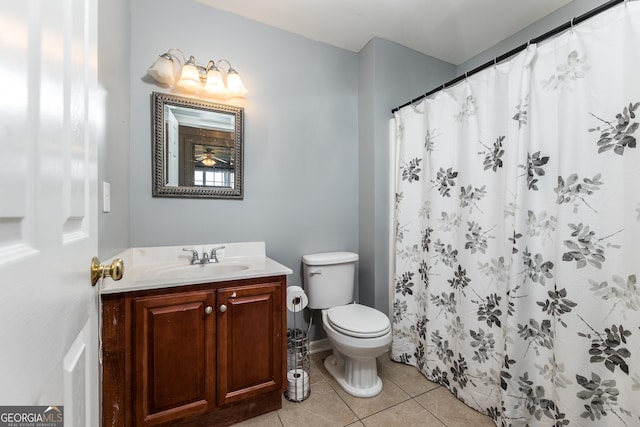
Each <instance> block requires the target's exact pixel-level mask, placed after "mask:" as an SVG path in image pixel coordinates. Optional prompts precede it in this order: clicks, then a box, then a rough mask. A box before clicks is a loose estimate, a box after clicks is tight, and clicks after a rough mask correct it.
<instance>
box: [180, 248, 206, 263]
mask: <svg viewBox="0 0 640 427" xmlns="http://www.w3.org/2000/svg"><path fill="white" fill-rule="evenodd" d="M182 250H183V251H185V252H191V254H192V255H191V265H194V264H201V263H202V261H200V259H199V258H198V251H196V250H195V249H188V248H182ZM205 255H207V254H206V253H205Z"/></svg>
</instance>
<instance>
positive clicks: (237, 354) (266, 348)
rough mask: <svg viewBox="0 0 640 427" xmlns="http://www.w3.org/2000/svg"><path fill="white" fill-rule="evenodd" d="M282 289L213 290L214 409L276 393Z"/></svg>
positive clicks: (279, 376) (280, 370)
mask: <svg viewBox="0 0 640 427" xmlns="http://www.w3.org/2000/svg"><path fill="white" fill-rule="evenodd" d="M283 289H284V285H283V283H282V282H279V281H276V282H269V283H263V284H255V285H246V286H242V287H231V288H222V289H219V290H218V295H217V303H218V311H217V312H218V314H217V322H218V339H217V342H216V345H217V355H218V362H217V364H218V369H217V374H218V381H217V387H218V398H217V402H218V405H224V404H226V403H230V402H235V401H237V400H241V399H243V398H247V397H252V396H256V395H259V394H261V393H265V392H269V391H276V390H280V389H281V387H282V384H283V380H282V377H283V367H282V363H283V362H282V361H283V360H285V359H284V357H283V353H284V351H285V350H286V343H284V342H283V332H282V328H283V324H284V323H283V316H284V312H283V300H284V295H283Z"/></svg>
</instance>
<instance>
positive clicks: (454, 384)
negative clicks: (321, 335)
mask: <svg viewBox="0 0 640 427" xmlns="http://www.w3.org/2000/svg"><path fill="white" fill-rule="evenodd" d="M393 123H394V127H395V132H394V134H395V135H394V137H393V138H392V139H393V141H392V143H393V144H395V145H396V150H397V158H398V160H397V169H396V172H397V176H396V178H395V179H396V194H395V196H396V197H395V219H394V221H395V230H396V239H395V248H394V252H395V283H394V286H395V294H394V302H393V313H392V320H393V334H394V336H393V343H392V359H394V360H396V361H400V362H404V363H407V364H411V365H414V366H416V367H417V368H418V369H419V370H420V371H421V372H422V373H423V374H424V375H425V376H426V377H427V378H429V379H430V380H432V381H435V382H438V383H440V384H442V385H444V386H446V387H447V388H449V390H451V392H452V393H454V394H455V395H456V396H457V397H458V398H459V399H461V400H462V401H464V402H465V403H467V404H468V405H469V406H471V407H473V408H475V409H477V410H479V411H481V412H483V413H485V414H488V415H489V416H491V417H492V418H493V419H494V421H495V422H496V425H502V426H527V425H528V426H639V425H640V311H639V310H640V287H639V285H638V283H637V280H638V274H640V149H639V148H638V147H637V139H638V138H639V137H640V131H639V130H638V127H639V126H640V2H638V3H634V2H630V3H628V4H623V5H620V6H616V7H614V8H612V9H610V10H609V11H607V12H603V13H601V14H600V15H598V16H596V17H594V18H591V19H590V20H588V21H585V22H584V23H582V24H580V25H577V26H575V27H574V28H572V29H571V30H568V31H566V32H565V33H563V34H561V35H559V36H557V37H555V38H553V39H550V40H547V41H545V42H542V43H540V44H539V45H537V46H535V45H533V44H532V45H530V46H529V47H528V48H527V49H526V50H525V51H523V52H521V53H520V54H518V55H517V56H515V57H513V58H512V59H510V60H509V61H508V62H505V63H501V64H497V65H495V66H493V67H490V68H488V69H486V70H485V71H482V72H480V73H478V74H475V75H473V76H469V77H468V78H466V79H465V80H464V81H462V82H461V83H459V84H457V85H455V86H453V87H450V88H446V89H445V90H442V91H440V92H438V93H437V94H436V95H435V96H432V97H431V98H428V99H425V100H423V101H422V102H420V103H419V104H418V105H412V106H407V107H405V108H402V109H400V110H399V111H398V112H396V113H395V117H394V120H393Z"/></svg>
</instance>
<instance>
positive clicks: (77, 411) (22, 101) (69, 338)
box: [0, 0, 103, 425]
mask: <svg viewBox="0 0 640 427" xmlns="http://www.w3.org/2000/svg"><path fill="white" fill-rule="evenodd" d="M96 9H97V1H96V0H47V1H45V0H29V1H16V2H11V1H6V2H2V4H1V5H0V28H2V30H0V56H1V57H2V58H3V59H2V61H0V93H2V96H1V97H0V117H2V119H0V120H1V121H0V200H1V202H0V277H1V279H0V294H1V295H2V301H1V302H0V342H3V343H11V344H10V345H4V346H3V350H2V352H0V378H2V387H0V402H2V404H3V405H51V406H54V405H60V406H62V405H64V406H67V407H69V408H72V412H73V414H74V415H73V416H72V419H73V422H74V423H76V424H75V425H98V413H99V408H98V381H99V380H98V359H97V348H98V339H97V336H98V335H97V323H98V322H97V303H96V300H97V294H96V291H95V289H93V288H92V287H91V285H90V283H89V273H88V270H89V263H90V260H91V256H92V255H94V254H96V253H97V226H96V225H97V222H96V221H97V217H96V213H97V196H96V195H97V186H96V176H97V167H96V152H97V149H96V141H97V132H98V128H97V125H96V124H97V123H98V122H99V116H100V114H101V113H102V111H103V110H102V108H101V106H100V105H97V103H96V102H95V101H94V96H95V94H96V93H97V70H96V46H97V43H96V34H97V15H96V13H97V10H96ZM78 343H81V344H78ZM65 413H66V411H65ZM69 425H71V424H69Z"/></svg>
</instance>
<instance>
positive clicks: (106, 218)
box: [98, 0, 130, 259]
mask: <svg viewBox="0 0 640 427" xmlns="http://www.w3.org/2000/svg"><path fill="white" fill-rule="evenodd" d="M114 28H117V31H114ZM129 28H130V25H129V0H109V1H100V2H98V82H99V85H100V87H101V92H102V96H104V97H105V99H104V101H105V105H106V110H105V123H104V126H105V132H104V133H102V132H100V133H99V134H100V135H104V139H103V140H100V141H98V162H99V163H98V197H99V207H98V255H99V257H100V259H104V258H109V257H111V256H113V255H115V254H117V253H119V252H121V251H122V250H124V249H126V248H128V247H129V246H130V245H129V242H130V232H129V230H130V229H129V213H130V209H129V192H130V181H129V43H130V37H129ZM103 181H107V182H109V183H110V184H111V212H110V213H103V212H102V182H103Z"/></svg>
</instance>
